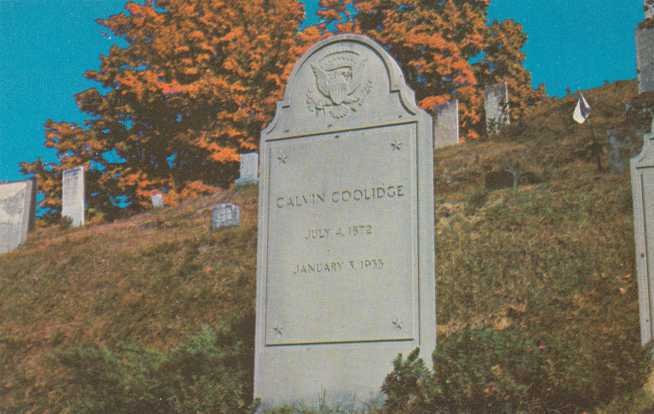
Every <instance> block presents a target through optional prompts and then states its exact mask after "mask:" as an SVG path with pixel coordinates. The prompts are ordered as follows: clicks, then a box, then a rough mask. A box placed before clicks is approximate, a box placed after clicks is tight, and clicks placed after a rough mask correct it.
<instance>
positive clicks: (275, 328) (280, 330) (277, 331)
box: [273, 326, 284, 336]
mask: <svg viewBox="0 0 654 414" xmlns="http://www.w3.org/2000/svg"><path fill="white" fill-rule="evenodd" d="M273 331H275V333H276V334H277V335H279V336H282V335H283V334H284V330H283V329H282V327H281V326H275V327H274V328H273Z"/></svg>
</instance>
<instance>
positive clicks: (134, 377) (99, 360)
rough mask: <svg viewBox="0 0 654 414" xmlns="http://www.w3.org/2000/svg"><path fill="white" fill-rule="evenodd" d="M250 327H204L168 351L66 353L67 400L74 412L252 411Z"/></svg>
mask: <svg viewBox="0 0 654 414" xmlns="http://www.w3.org/2000/svg"><path fill="white" fill-rule="evenodd" d="M250 325H252V324H251V323H247V322H245V323H243V322H239V323H238V324H232V325H231V326H229V327H225V328H222V329H220V330H218V331H214V330H213V329H210V328H203V329H202V330H201V331H200V332H199V333H197V334H195V335H193V336H191V337H190V338H188V339H187V340H186V341H185V342H184V343H183V344H181V345H180V346H178V347H176V348H173V349H171V350H170V351H168V352H162V351H157V350H153V349H149V348H146V347H142V346H123V347H120V348H119V349H117V350H110V349H107V348H103V347H98V346H95V345H89V346H81V347H75V348H72V349H69V350H66V351H64V352H61V353H59V354H58V355H57V359H58V361H59V362H60V363H61V364H62V365H63V366H64V367H65V368H66V370H67V371H68V377H69V379H70V383H69V385H68V386H67V387H66V390H65V391H64V392H65V394H66V395H65V396H64V397H65V398H66V399H67V400H68V401H70V405H69V408H70V410H71V412H75V413H88V414H90V413H94V414H100V413H112V414H132V413H134V414H136V413H158V414H178V413H189V414H190V413H218V414H236V413H248V412H249V405H250V403H251V395H252V388H251V384H252V366H251V364H252V361H253V347H252V346H253V344H252V343H248V342H247V341H243V340H242V338H250V337H251V336H253V334H254V330H253V326H250ZM241 329H246V330H247V331H248V333H247V335H246V334H245V332H239V330H241ZM250 330H251V332H249V331H250Z"/></svg>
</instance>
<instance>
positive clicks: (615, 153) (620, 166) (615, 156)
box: [607, 129, 625, 174]
mask: <svg viewBox="0 0 654 414" xmlns="http://www.w3.org/2000/svg"><path fill="white" fill-rule="evenodd" d="M607 136H608V153H609V154H608V155H609V171H610V172H612V173H614V174H622V173H623V172H624V158H623V155H622V153H623V150H624V148H625V141H624V138H623V137H622V136H621V135H620V133H619V132H618V131H617V130H615V129H609V130H608V131H607Z"/></svg>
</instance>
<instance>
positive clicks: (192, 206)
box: [0, 82, 652, 413]
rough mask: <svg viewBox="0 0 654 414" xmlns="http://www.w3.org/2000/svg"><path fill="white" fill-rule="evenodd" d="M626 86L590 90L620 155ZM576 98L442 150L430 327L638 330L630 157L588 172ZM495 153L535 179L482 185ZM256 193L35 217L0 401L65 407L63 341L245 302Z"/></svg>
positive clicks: (90, 339) (2, 290)
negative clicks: (82, 222)
mask: <svg viewBox="0 0 654 414" xmlns="http://www.w3.org/2000/svg"><path fill="white" fill-rule="evenodd" d="M635 95H636V85H635V83H634V82H618V83H616V84H612V85H608V86H606V87H604V88H600V89H597V90H593V91H590V92H589V93H588V94H586V97H587V99H588V100H589V101H590V103H591V105H592V106H593V114H592V117H593V122H594V128H595V133H596V134H597V136H598V137H599V138H600V140H601V142H605V141H606V129H608V128H612V127H616V126H619V127H620V128H622V129H624V131H625V134H627V135H628V136H629V140H630V141H629V142H630V146H629V150H630V151H631V154H635V153H636V152H637V151H639V148H640V145H641V143H642V136H639V135H638V134H637V130H638V129H643V128H644V126H643V125H644V124H647V125H648V121H647V120H641V121H639V122H632V121H629V122H628V120H627V119H626V118H625V115H624V104H625V102H628V101H630V100H631V99H633V98H634V97H635ZM574 103H575V101H574V98H572V97H570V98H564V99H561V100H552V101H550V102H547V103H546V104H544V105H542V106H541V107H538V108H534V111H533V114H532V115H531V117H530V118H529V119H527V120H525V121H524V122H523V123H520V124H518V125H513V126H511V127H509V128H508V129H507V130H506V131H505V132H504V133H503V134H502V135H500V136H498V137H496V138H494V139H493V140H492V141H484V142H475V143H468V144H464V145H460V146H455V147H449V148H446V149H444V150H442V151H440V152H439V153H438V155H437V158H436V167H435V184H436V189H437V194H436V211H437V224H436V239H437V247H436V250H437V251H436V253H437V274H438V280H437V300H438V302H437V303H438V306H437V309H438V314H437V319H438V333H439V337H440V338H441V339H443V338H447V337H448V336H449V335H453V334H456V333H458V332H461V331H462V330H464V329H467V328H471V327H473V328H474V327H477V328H480V327H481V328H483V327H489V328H493V329H496V330H505V329H509V328H510V329H520V330H521V331H523V332H526V333H528V334H529V335H531V336H532V337H537V336H538V334H539V332H550V333H552V334H553V335H554V334H555V335H558V337H559V338H562V340H569V341H571V343H574V341H575V340H576V339H575V338H577V337H578V336H579V332H583V333H584V336H586V337H588V338H592V339H595V340H597V341H600V342H601V341H602V338H607V337H611V338H613V337H620V338H621V339H620V340H621V341H623V342H621V343H634V341H636V342H637V341H638V340H639V330H638V329H639V328H638V308H637V289H636V276H635V269H634V247H633V245H634V242H633V223H632V207H631V198H630V191H631V190H630V188H631V187H630V182H629V176H628V172H627V173H625V175H621V176H616V175H611V174H599V173H598V172H597V171H596V170H595V166H594V163H593V162H592V160H589V159H586V158H585V157H584V154H583V151H580V150H581V149H582V148H583V147H584V146H585V145H586V144H587V143H588V142H590V129H589V128H588V126H587V125H583V126H578V125H576V124H574V123H573V122H572V120H571V114H572V109H573V107H574ZM507 160H519V161H520V162H521V164H522V165H523V166H524V169H525V170H526V171H528V172H529V173H531V175H532V177H535V178H534V179H532V180H530V182H529V183H523V184H522V185H521V186H520V187H519V188H518V190H517V191H513V190H512V189H511V188H508V189H502V190H496V191H487V190H486V189H485V188H484V175H485V174H487V173H488V172H490V171H497V170H499V169H501V168H502V165H503V163H505V162H506V161H507ZM603 161H604V163H605V164H606V155H605V156H604V158H603ZM256 196H257V193H256V188H255V187H248V188H245V189H243V190H242V191H240V192H234V191H232V190H229V191H225V192H222V193H219V194H216V195H214V196H211V197H207V198H202V199H198V200H193V201H190V202H187V203H185V204H183V205H181V206H178V207H175V208H165V209H161V210H156V211H152V212H150V213H146V214H142V215H139V216H135V217H132V218H129V219H126V220H121V221H117V222H114V223H107V224H95V225H90V226H87V227H85V228H81V229H63V228H61V227H57V226H55V227H50V228H42V229H39V230H38V231H37V232H35V233H34V234H31V235H30V238H29V241H28V243H27V244H25V245H24V246H23V247H21V248H20V249H18V250H17V251H15V252H12V253H10V254H6V255H2V256H0V413H5V412H9V413H20V412H66V409H67V408H66V407H68V401H67V399H68V398H69V394H67V393H68V392H69V389H70V388H69V387H68V385H67V384H71V383H72V382H74V378H71V376H70V371H69V370H67V369H66V368H65V367H64V366H63V365H62V363H61V360H59V359H57V358H56V357H55V355H58V354H59V353H61V352H64V353H65V352H69V350H71V349H76V347H79V346H82V345H89V344H95V345H96V346H98V347H106V349H120V347H121V346H123V345H124V344H125V343H131V344H136V345H138V346H142V347H147V348H148V349H154V350H159V351H161V352H165V351H169V350H171V352H172V351H173V350H175V349H178V348H176V347H179V346H180V344H182V343H183V342H184V341H185V339H186V338H188V337H189V336H190V335H193V334H196V333H197V332H199V331H200V330H201V328H202V327H203V326H214V327H215V326H218V325H220V324H221V322H225V321H230V320H232V319H233V318H234V316H235V315H245V314H251V313H252V312H253V309H254V302H255V273H256V232H257V229H256V206H257V200H256ZM217 202H234V203H236V204H239V205H240V206H241V220H242V225H241V226H240V227H238V228H229V229H223V230H221V231H217V232H210V231H209V222H210V207H211V206H212V205H213V204H215V203H217ZM612 335H613V336H612ZM578 345H579V346H580V347H584V346H587V342H584V341H581V340H580V341H579V343H578ZM609 345H610V343H609V344H608V345H607V347H608V346H609ZM609 350H610V348H606V347H604V348H601V347H600V348H593V349H592V350H590V349H589V351H588V352H589V355H600V354H601V352H605V351H606V352H609ZM618 368H619V367H618ZM611 369H613V368H611ZM611 369H609V368H607V370H606V371H600V372H597V373H593V375H597V376H601V375H602V374H606V373H609V374H610V373H611V372H613V371H611ZM616 369H617V368H616ZM380 385H381V384H380ZM649 388H651V387H649ZM648 407H652V404H651V396H650V394H649V393H648V392H647V391H640V392H639V393H636V394H629V395H627V394H625V395H623V396H622V397H620V398H618V399H616V400H615V401H614V402H612V403H610V404H609V405H607V406H605V407H604V408H602V409H601V410H600V411H598V412H601V413H612V412H616V413H617V412H630V410H632V411H631V412H639V410H646V409H647V408H648ZM325 410H326V409H325ZM621 410H622V411H621ZM323 411H324V410H323ZM280 412H284V411H280ZM307 412H308V411H307ZM325 412H327V411H325ZM643 412H645V411H643Z"/></svg>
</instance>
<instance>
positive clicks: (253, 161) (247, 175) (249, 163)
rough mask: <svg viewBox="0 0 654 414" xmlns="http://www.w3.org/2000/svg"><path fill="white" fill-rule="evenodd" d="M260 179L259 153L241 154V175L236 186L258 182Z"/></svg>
mask: <svg viewBox="0 0 654 414" xmlns="http://www.w3.org/2000/svg"><path fill="white" fill-rule="evenodd" d="M258 181H259V154H257V153H256V152H251V153H247V154H241V162H240V177H239V178H238V179H237V180H236V186H237V187H241V186H244V185H249V184H256V183H257V182H258Z"/></svg>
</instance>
